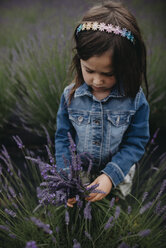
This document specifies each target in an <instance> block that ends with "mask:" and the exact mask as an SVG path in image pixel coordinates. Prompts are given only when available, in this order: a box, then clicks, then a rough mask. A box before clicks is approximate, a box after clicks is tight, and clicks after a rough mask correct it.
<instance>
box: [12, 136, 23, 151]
mask: <svg viewBox="0 0 166 248" xmlns="http://www.w3.org/2000/svg"><path fill="white" fill-rule="evenodd" d="M13 139H14V141H15V142H16V144H17V146H18V148H19V149H23V148H24V145H23V142H22V140H21V139H20V137H19V136H18V135H16V136H13Z"/></svg>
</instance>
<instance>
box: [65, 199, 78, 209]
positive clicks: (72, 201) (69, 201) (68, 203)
mask: <svg viewBox="0 0 166 248" xmlns="http://www.w3.org/2000/svg"><path fill="white" fill-rule="evenodd" d="M74 203H76V198H75V197H74V198H70V199H68V201H67V206H68V207H70V208H73V204H74Z"/></svg>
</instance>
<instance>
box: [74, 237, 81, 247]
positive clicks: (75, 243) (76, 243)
mask: <svg viewBox="0 0 166 248" xmlns="http://www.w3.org/2000/svg"><path fill="white" fill-rule="evenodd" d="M73 243H74V244H73V248H81V245H80V243H79V242H77V240H76V239H73Z"/></svg>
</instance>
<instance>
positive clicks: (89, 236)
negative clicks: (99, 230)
mask: <svg viewBox="0 0 166 248" xmlns="http://www.w3.org/2000/svg"><path fill="white" fill-rule="evenodd" d="M85 236H86V237H87V238H88V239H89V240H91V241H92V237H91V235H90V233H88V232H87V231H85Z"/></svg>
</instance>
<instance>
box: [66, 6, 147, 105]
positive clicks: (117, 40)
mask: <svg viewBox="0 0 166 248" xmlns="http://www.w3.org/2000/svg"><path fill="white" fill-rule="evenodd" d="M88 21H90V22H98V23H103V22H104V23H105V24H112V25H113V26H119V27H120V28H121V29H123V28H126V29H127V30H130V31H131V33H132V34H133V36H134V40H135V42H134V44H133V43H132V42H131V41H130V40H128V39H127V38H126V37H122V36H120V35H116V34H113V33H107V32H101V31H99V30H96V31H94V30H86V31H81V32H79V33H78V32H77V28H76V29H75V32H74V41H75V48H74V50H75V51H76V53H75V55H74V57H73V61H72V65H71V69H72V71H74V70H75V71H76V76H75V79H74V81H75V84H74V87H73V88H72V90H71V92H70V96H69V103H70V102H71V99H72V97H73V95H74V92H75V90H76V89H77V88H78V87H79V86H80V85H81V84H83V83H84V79H83V76H82V71H81V65H80V59H82V60H88V59H89V58H91V57H93V56H100V55H101V54H103V53H104V52H106V51H107V50H110V49H111V50H112V52H113V54H112V57H111V59H112V63H113V70H114V75H115V77H116V81H117V84H118V89H119V92H120V83H122V84H123V89H124V93H125V95H126V96H128V97H135V96H136V94H137V92H138V91H139V88H140V85H141V83H142V81H143V80H144V82H145V85H146V90H147V95H148V84H147V77H146V48H145V44H144V42H143V40H142V36H141V33H140V29H139V27H138V24H137V21H136V19H135V17H134V16H133V15H132V14H131V13H130V12H129V11H128V10H127V9H126V8H125V7H124V6H123V5H122V4H121V3H117V2H116V3H115V2H112V1H109V2H107V3H104V4H102V5H97V6H94V7H92V8H91V9H90V10H89V11H88V12H87V13H86V14H85V15H84V17H83V18H82V20H81V21H80V23H84V22H88ZM78 26H79V25H78ZM78 26H77V27H78ZM120 93H121V92H120Z"/></svg>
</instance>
